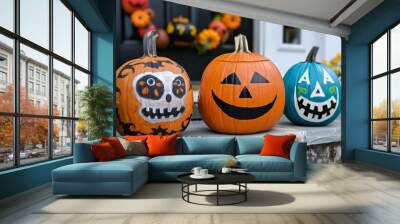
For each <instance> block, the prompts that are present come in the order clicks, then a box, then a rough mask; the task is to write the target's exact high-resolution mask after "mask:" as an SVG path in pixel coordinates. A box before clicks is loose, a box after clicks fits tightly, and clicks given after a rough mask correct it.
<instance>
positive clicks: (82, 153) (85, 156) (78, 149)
mask: <svg viewBox="0 0 400 224" xmlns="http://www.w3.org/2000/svg"><path fill="white" fill-rule="evenodd" d="M99 142H100V141H90V142H81V143H75V145H74V163H89V162H95V161H96V158H95V157H94V155H93V153H92V149H91V148H90V146H91V145H92V144H96V143H99Z"/></svg>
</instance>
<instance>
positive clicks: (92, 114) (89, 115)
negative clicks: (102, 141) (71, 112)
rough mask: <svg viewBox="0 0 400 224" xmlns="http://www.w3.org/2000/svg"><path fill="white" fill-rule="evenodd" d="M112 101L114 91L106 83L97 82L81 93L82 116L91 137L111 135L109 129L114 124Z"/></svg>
mask: <svg viewBox="0 0 400 224" xmlns="http://www.w3.org/2000/svg"><path fill="white" fill-rule="evenodd" d="M112 102H113V97H112V92H111V91H110V89H109V88H108V87H107V86H105V85H101V84H95V85H92V86H90V87H86V88H85V90H83V91H82V92H81V93H80V103H79V106H80V107H81V108H82V116H81V118H82V120H84V121H85V123H86V125H87V127H88V131H89V139H97V138H101V137H104V136H109V135H110V133H109V132H108V131H107V130H108V129H110V127H111V126H112V116H113V110H112V106H113V103H112Z"/></svg>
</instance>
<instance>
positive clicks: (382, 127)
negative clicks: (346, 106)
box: [371, 121, 387, 151]
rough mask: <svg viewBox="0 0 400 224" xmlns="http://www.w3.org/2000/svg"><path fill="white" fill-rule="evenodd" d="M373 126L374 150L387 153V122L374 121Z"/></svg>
mask: <svg viewBox="0 0 400 224" xmlns="http://www.w3.org/2000/svg"><path fill="white" fill-rule="evenodd" d="M371 126H372V138H373V139H372V142H373V143H372V147H373V149H376V150H382V151H387V121H373V122H372V125H371Z"/></svg>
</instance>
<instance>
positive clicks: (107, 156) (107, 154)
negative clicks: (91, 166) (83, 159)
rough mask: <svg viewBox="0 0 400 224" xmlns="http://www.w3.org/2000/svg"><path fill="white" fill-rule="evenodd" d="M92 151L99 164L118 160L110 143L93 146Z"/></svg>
mask: <svg viewBox="0 0 400 224" xmlns="http://www.w3.org/2000/svg"><path fill="white" fill-rule="evenodd" d="M91 149H92V152H93V154H94V157H95V158H96V160H97V161H99V162H104V161H110V160H113V159H116V158H117V156H116V155H115V151H114V149H113V147H112V146H111V144H110V143H108V142H102V143H99V144H93V145H91Z"/></svg>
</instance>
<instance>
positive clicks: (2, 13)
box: [0, 0, 14, 31]
mask: <svg viewBox="0 0 400 224" xmlns="http://www.w3.org/2000/svg"><path fill="white" fill-rule="evenodd" d="M0 26H2V27H3V28H6V29H8V30H10V31H14V0H1V1H0Z"/></svg>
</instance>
